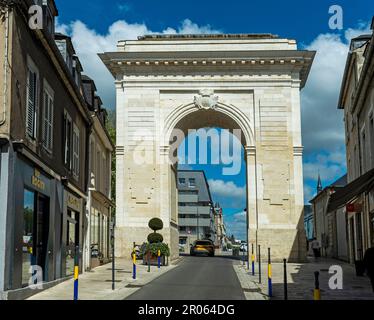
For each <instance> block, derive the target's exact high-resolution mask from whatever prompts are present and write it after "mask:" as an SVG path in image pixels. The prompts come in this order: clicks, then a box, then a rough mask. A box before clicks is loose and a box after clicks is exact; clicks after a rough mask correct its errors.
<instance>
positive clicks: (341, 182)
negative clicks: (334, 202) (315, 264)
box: [310, 175, 348, 261]
mask: <svg viewBox="0 0 374 320" xmlns="http://www.w3.org/2000/svg"><path fill="white" fill-rule="evenodd" d="M319 181H320V179H319ZM346 184H347V175H344V176H343V177H341V178H340V179H338V180H337V181H335V182H334V183H332V184H331V185H329V186H327V187H325V188H322V184H320V183H319V186H318V187H317V195H316V196H315V197H314V198H313V199H312V200H310V203H311V204H312V212H313V237H315V238H317V240H318V242H319V243H320V245H321V255H322V256H323V257H329V258H336V259H340V260H344V261H347V260H348V248H347V241H348V240H347V215H346V212H345V210H344V208H338V209H336V210H329V204H330V199H331V197H332V195H333V194H334V193H335V192H338V191H339V190H341V189H343V188H344V187H345V186H346Z"/></svg>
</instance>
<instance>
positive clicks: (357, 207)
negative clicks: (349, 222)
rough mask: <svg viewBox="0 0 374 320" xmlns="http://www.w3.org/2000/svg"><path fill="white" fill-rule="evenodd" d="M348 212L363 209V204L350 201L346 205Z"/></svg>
mask: <svg viewBox="0 0 374 320" xmlns="http://www.w3.org/2000/svg"><path fill="white" fill-rule="evenodd" d="M345 208H346V211H347V212H361V211H362V204H360V203H348V204H347V205H346V207H345Z"/></svg>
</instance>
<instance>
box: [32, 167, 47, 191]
mask: <svg viewBox="0 0 374 320" xmlns="http://www.w3.org/2000/svg"><path fill="white" fill-rule="evenodd" d="M31 184H32V185H33V186H34V187H36V188H38V189H39V190H42V191H45V183H44V182H43V180H42V176H41V173H40V171H39V170H38V169H35V170H34V174H33V175H32V177H31Z"/></svg>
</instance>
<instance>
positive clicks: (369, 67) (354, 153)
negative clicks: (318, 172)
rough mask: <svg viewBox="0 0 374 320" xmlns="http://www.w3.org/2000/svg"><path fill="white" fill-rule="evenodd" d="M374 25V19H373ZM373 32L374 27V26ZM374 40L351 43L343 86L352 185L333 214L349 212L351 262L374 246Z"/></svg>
mask: <svg viewBox="0 0 374 320" xmlns="http://www.w3.org/2000/svg"><path fill="white" fill-rule="evenodd" d="M373 22H374V19H373ZM371 29H372V30H373V23H372V26H371ZM373 74H374V36H373V33H371V34H366V35H361V36H359V37H356V38H354V39H352V40H351V45H350V51H349V53H348V58H347V62H346V67H345V71H344V77H343V82H342V86H341V92H340V98H339V106H338V107H339V109H341V110H342V111H343V112H344V122H345V133H346V150H347V169H348V184H347V186H346V187H345V188H344V189H342V190H340V191H338V192H336V194H334V195H333V196H332V198H331V201H330V202H331V203H330V205H329V210H330V211H334V210H336V209H338V208H344V210H346V212H347V228H348V248H349V261H350V262H352V263H353V262H355V261H360V260H362V259H363V255H364V253H365V250H366V249H367V248H370V247H372V246H374V233H373V230H374V82H373Z"/></svg>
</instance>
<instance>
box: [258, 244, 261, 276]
mask: <svg viewBox="0 0 374 320" xmlns="http://www.w3.org/2000/svg"><path fill="white" fill-rule="evenodd" d="M257 259H258V283H261V246H260V245H258V257H257Z"/></svg>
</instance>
